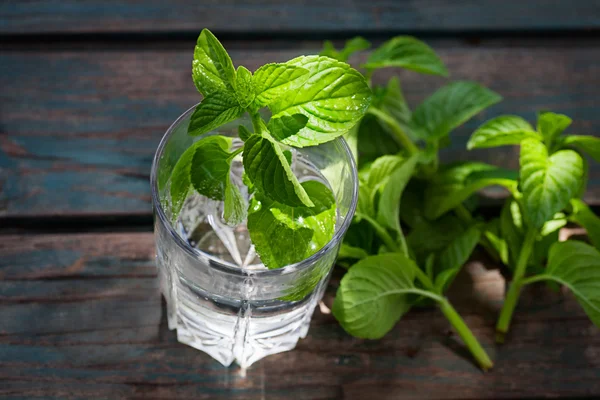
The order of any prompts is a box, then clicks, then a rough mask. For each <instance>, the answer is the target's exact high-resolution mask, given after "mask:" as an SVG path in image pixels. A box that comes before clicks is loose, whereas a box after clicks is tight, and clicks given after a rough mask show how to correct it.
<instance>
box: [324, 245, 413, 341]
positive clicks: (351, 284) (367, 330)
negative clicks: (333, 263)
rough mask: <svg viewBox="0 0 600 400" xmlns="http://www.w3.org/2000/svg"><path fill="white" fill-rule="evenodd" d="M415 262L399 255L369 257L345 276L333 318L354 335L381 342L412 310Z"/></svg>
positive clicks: (334, 303) (336, 300) (334, 304)
mask: <svg viewBox="0 0 600 400" xmlns="http://www.w3.org/2000/svg"><path fill="white" fill-rule="evenodd" d="M416 268H418V267H417V266H416V265H415V263H414V262H413V261H412V260H411V259H409V258H407V257H406V256H404V255H402V254H398V253H387V254H382V255H378V256H371V257H367V258H365V259H363V260H361V261H359V262H357V263H356V264H354V265H353V266H352V267H351V268H350V270H349V271H348V272H347V273H346V275H344V277H343V278H342V281H341V283H340V287H339V288H338V291H337V295H336V296H335V301H334V302H333V308H332V311H333V315H334V316H335V318H336V319H337V320H338V321H339V322H340V325H342V327H343V328H344V329H345V330H346V332H348V333H349V334H351V335H352V336H356V337H359V338H364V339H379V338H381V337H383V336H384V335H385V334H386V333H388V332H389V331H390V330H391V329H392V328H393V327H394V325H395V324H396V322H398V320H399V319H400V318H401V317H402V315H404V314H405V313H406V312H407V311H408V310H409V309H410V306H411V304H410V301H409V298H408V297H409V296H408V294H410V293H412V289H415V285H414V282H413V281H414V277H415V269H416Z"/></svg>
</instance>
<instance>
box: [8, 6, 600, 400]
mask: <svg viewBox="0 0 600 400" xmlns="http://www.w3.org/2000/svg"><path fill="white" fill-rule="evenodd" d="M105 3H106V2H102V1H98V0H89V1H85V2H80V1H75V0H38V1H4V2H2V3H1V4H0V39H1V40H0V397H2V398H9V399H55V398H64V399H84V398H86V399H87V398H93V399H111V400H114V399H176V398H186V399H188V398H189V399H213V398H227V399H247V398H250V399H253V398H269V399H278V398H281V399H296V398H298V399H300V398H311V399H325V398H327V399H329V398H350V399H369V398H374V399H387V398H390V399H392V398H393V399H397V398H414V399H424V398H443V399H482V398H540V397H561V396H563V397H571V398H585V397H589V398H598V397H599V396H600V331H599V330H598V329H597V328H594V327H593V326H592V325H591V323H590V322H589V321H588V320H587V318H586V317H585V315H584V314H583V312H582V310H581V309H580V307H579V306H578V305H577V304H576V303H575V301H574V300H573V298H572V296H571V295H569V294H568V293H554V292H551V291H548V290H547V289H545V288H544V287H541V286H540V287H534V288H533V289H532V290H529V291H528V292H527V293H526V295H525V296H524V298H523V300H522V302H521V304H520V306H519V309H518V312H517V313H516V318H515V320H514V324H513V329H512V331H511V334H510V337H509V338H508V342H507V343H506V344H505V345H503V346H496V345H495V344H494V343H493V340H492V339H493V326H494V319H495V313H496V312H497V310H498V309H499V307H500V305H501V302H502V293H503V287H504V281H503V279H502V278H501V277H500V275H499V274H498V272H497V271H496V270H490V269H488V268H485V267H484V266H483V265H482V264H481V263H480V262H477V261H472V262H470V263H469V264H468V265H467V266H466V267H465V269H464V271H463V275H462V277H461V279H460V280H459V281H458V282H457V283H456V284H455V285H454V286H453V288H452V294H451V297H452V299H453V300H454V301H455V303H456V306H457V308H458V310H459V311H460V312H461V313H462V314H463V315H464V316H465V319H466V321H467V323H468V324H469V325H470V326H471V327H472V328H473V331H474V333H475V335H476V336H477V337H478V338H480V339H481V341H482V343H483V345H484V347H485V348H486V349H487V350H488V351H489V353H490V354H491V356H492V358H493V359H494V360H495V363H496V365H495V368H494V369H493V371H491V372H489V373H486V374H484V373H482V372H480V371H479V370H478V369H477V368H476V367H475V366H474V365H473V363H472V362H471V359H470V358H469V356H468V355H467V354H466V353H465V351H464V349H463V348H462V346H461V345H460V342H459V340H458V339H457V337H456V335H454V334H453V333H452V331H451V330H450V329H449V326H448V324H447V323H446V322H445V320H444V319H443V317H442V316H441V315H440V314H439V313H438V312H437V311H435V310H417V311H412V312H410V313H409V314H408V315H407V316H406V317H405V318H404V319H403V320H402V322H401V323H400V324H399V325H398V326H397V327H396V328H395V329H394V330H393V331H392V332H391V333H390V334H389V335H387V336H386V337H385V338H384V339H383V340H380V341H365V340H358V339H354V338H351V337H350V336H348V335H347V334H345V333H344V331H343V330H342V329H341V328H340V327H339V326H338V324H337V323H336V321H335V320H334V318H333V317H332V316H331V315H330V314H328V313H327V309H326V307H325V308H323V310H322V311H324V312H322V311H321V310H317V312H316V313H315V316H314V319H313V323H312V325H311V330H310V333H309V336H308V337H307V338H306V339H304V340H302V341H301V342H300V343H299V345H298V347H297V348H296V350H294V351H292V352H288V353H284V354H280V355H275V356H271V357H268V358H266V359H264V360H263V361H260V362H258V363H256V364H255V365H254V366H253V367H251V368H250V369H249V370H248V371H247V375H246V376H245V377H244V376H242V375H241V373H240V370H239V368H237V367H230V368H224V367H222V366H221V365H220V364H218V363H217V362H215V361H213V360H212V359H211V358H210V357H208V356H207V355H205V354H204V353H201V352H199V351H196V350H194V349H192V348H190V347H187V346H184V345H182V344H179V343H178V342H177V341H176V338H175V334H174V333H173V332H171V331H169V330H168V329H167V327H166V321H165V316H164V304H162V302H161V298H160V296H159V293H158V290H157V281H156V270H155V261H154V249H153V239H152V233H151V201H150V193H149V182H148V181H149V170H150V163H151V159H152V156H153V153H154V150H155V148H156V146H157V144H158V141H159V139H160V137H161V136H162V134H163V133H164V131H165V130H166V128H167V127H168V125H169V124H170V123H171V122H172V121H174V120H175V118H176V117H177V116H178V115H179V114H181V113H182V112H183V111H184V110H185V109H187V108H188V107H189V106H191V105H192V104H194V103H196V102H197V101H198V100H199V97H198V94H197V93H196V91H195V89H194V86H193V84H192V82H191V78H190V63H191V54H192V49H193V45H194V41H195V37H196V36H197V34H198V32H199V31H200V29H201V28H203V27H208V28H210V29H212V30H213V31H214V32H215V33H216V34H217V35H218V36H219V37H220V38H223V42H224V44H225V46H226V48H227V49H229V50H230V53H231V55H232V57H233V60H234V63H235V64H236V65H238V64H243V65H246V66H248V67H249V68H250V69H253V68H256V67H257V66H258V65H260V64H263V63H265V62H268V61H284V60H286V59H289V58H292V57H294V56H296V55H299V54H302V53H314V52H317V51H318V50H319V48H320V44H321V40H323V39H326V38H334V39H338V40H341V39H345V38H348V37H351V36H353V35H354V34H357V33H360V34H362V35H364V36H366V37H367V38H369V39H372V40H374V41H375V42H377V43H380V42H381V41H382V40H384V39H386V38H388V37H390V36H392V35H394V34H401V33H409V34H414V35H417V36H420V37H422V38H424V39H426V40H427V41H428V42H429V43H430V44H431V45H432V46H433V47H434V48H435V49H436V50H437V51H438V52H439V54H440V55H441V57H442V58H443V59H444V61H445V62H446V63H447V65H448V68H449V70H450V71H451V74H452V78H453V79H472V80H476V81H479V82H481V83H483V84H485V85H487V86H489V87H490V88H492V89H494V90H497V91H498V92H500V93H501V94H502V95H503V96H504V97H505V101H504V102H502V103H500V104H498V105H496V106H494V107H492V108H491V109H489V110H487V111H486V112H484V113H482V114H481V115H479V116H478V117H476V118H475V119H474V120H473V121H472V122H470V123H468V124H467V125H466V126H465V127H463V128H461V129H459V130H458V131H457V132H456V133H455V135H454V138H453V143H452V146H451V147H450V148H449V149H447V150H446V153H445V157H446V159H464V158H466V157H469V158H472V159H482V160H485V161H487V162H491V163H496V164H499V165H504V166H513V167H514V166H515V165H516V163H517V153H516V151H515V150H513V149H510V148H508V149H503V150H490V151H478V152H470V153H467V152H466V151H465V150H464V149H465V142H466V139H467V138H468V136H469V134H470V132H471V131H472V130H473V128H474V127H476V126H477V125H478V124H480V123H481V122H482V121H484V120H486V119H488V118H490V117H492V116H495V115H499V114H502V113H516V114H519V115H522V116H524V117H526V118H528V119H530V120H533V118H534V115H535V112H536V111H537V110H540V109H551V110H554V111H558V112H564V113H566V114H568V115H570V116H571V117H572V118H573V119H574V120H575V122H574V124H573V127H572V129H571V131H572V132H577V133H581V134H598V132H600V117H599V116H600V113H599V112H598V107H599V106H600V95H599V94H598V93H599V92H600V37H599V36H598V32H599V28H600V4H599V3H598V1H590V0H570V1H559V0H557V1H552V2H547V1H543V0H530V1H512V0H511V1H503V2H497V1H492V0H485V1H466V0H463V1H455V2H443V1H439V0H421V1H417V0H414V1H398V0H395V1H394V0H370V1H350V0H343V1H340V2H337V3H339V4H340V5H339V6H336V5H334V4H335V3H336V2H320V1H316V0H307V1H304V2H296V3H294V4H291V5H287V6H282V5H279V2H277V1H273V0H260V1H255V2H247V4H244V5H242V4H235V3H234V2H233V1H231V0H220V1H215V0H208V1H190V0H171V1H168V2H163V1H159V0H148V1H144V2H140V1H133V0H127V1H121V2H118V3H117V2H115V3H113V4H110V5H108V4H105ZM391 73H392V71H389V72H386V73H383V74H379V75H377V76H376V80H377V81H379V82H383V81H384V80H386V79H387V78H388V77H389V76H390V74H391ZM400 77H401V79H402V82H403V87H404V89H405V91H406V94H407V98H408V99H409V101H410V102H411V104H413V105H414V104H416V103H417V102H418V101H419V100H421V99H422V98H424V97H425V96H426V95H427V94H429V93H431V92H432V91H433V90H434V89H435V88H437V87H439V86H440V85H441V84H443V82H444V81H443V80H442V79H439V78H432V77H423V76H420V75H416V74H413V73H408V72H401V73H400ZM586 200H587V201H588V202H590V203H592V204H594V205H599V204H600V166H598V165H594V166H593V167H592V170H591V180H590V185H589V188H588V192H587V195H586ZM338 279H339V276H337V275H336V276H335V277H334V279H333V281H332V284H331V285H330V288H329V291H328V294H327V296H326V299H325V305H327V304H329V305H330V304H331V297H332V294H333V293H334V292H335V287H336V286H337V282H338Z"/></svg>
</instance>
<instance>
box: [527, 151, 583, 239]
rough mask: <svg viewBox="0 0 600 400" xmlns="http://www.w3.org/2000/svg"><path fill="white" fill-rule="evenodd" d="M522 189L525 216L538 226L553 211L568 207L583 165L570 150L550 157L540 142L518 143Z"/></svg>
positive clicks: (575, 190)
mask: <svg viewBox="0 0 600 400" xmlns="http://www.w3.org/2000/svg"><path fill="white" fill-rule="evenodd" d="M520 164H521V177H520V178H521V188H522V191H523V206H524V209H525V216H526V219H527V221H528V223H529V225H530V226H532V227H534V228H541V227H542V225H543V224H544V223H545V222H546V221H548V220H549V219H550V218H552V216H553V215H554V214H556V213H557V212H559V211H561V210H562V209H563V208H565V207H566V206H567V204H568V203H569V201H570V200H571V199H572V198H573V197H574V196H575V194H576V193H577V192H578V191H579V189H580V187H581V184H582V183H581V182H582V180H583V176H584V164H583V159H582V158H581V156H580V155H579V154H578V153H577V152H576V151H573V150H560V151H557V152H556V153H554V154H552V155H551V156H549V155H548V150H547V149H546V146H544V144H543V143H542V142H540V141H539V140H536V139H525V140H524V141H523V142H521V156H520Z"/></svg>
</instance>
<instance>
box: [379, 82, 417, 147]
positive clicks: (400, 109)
mask: <svg viewBox="0 0 600 400" xmlns="http://www.w3.org/2000/svg"><path fill="white" fill-rule="evenodd" d="M372 105H373V106H374V107H376V108H378V109H380V110H382V111H384V112H386V113H387V114H389V115H391V116H392V117H394V119H395V120H396V122H398V124H399V125H400V126H401V127H402V129H403V130H404V132H406V133H407V134H409V133H411V127H410V120H411V117H412V113H411V111H410V108H409V107H408V104H407V103H406V100H405V99H404V95H403V94H402V88H401V87H400V80H399V79H398V78H397V77H395V76H394V77H392V78H391V79H390V80H389V82H388V84H387V86H386V87H385V88H380V87H377V88H376V89H375V93H374V98H373V103H372ZM383 126H384V128H387V127H388V125H387V124H384V125H383ZM390 134H391V133H390ZM392 136H393V135H392Z"/></svg>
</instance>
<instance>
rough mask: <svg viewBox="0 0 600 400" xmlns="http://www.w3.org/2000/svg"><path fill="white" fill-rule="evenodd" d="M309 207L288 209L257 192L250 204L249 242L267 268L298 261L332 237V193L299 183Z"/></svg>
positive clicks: (314, 184) (313, 183)
mask: <svg viewBox="0 0 600 400" xmlns="http://www.w3.org/2000/svg"><path fill="white" fill-rule="evenodd" d="M302 187H303V188H304V190H305V191H306V193H307V194H308V196H310V199H311V201H312V202H313V203H314V206H313V207H305V206H298V207H290V206H287V205H285V204H281V203H278V202H275V201H273V200H271V199H270V198H268V197H267V196H264V195H263V194H262V193H260V192H257V193H256V194H255V195H254V198H253V200H252V204H251V205H250V213H249V215H248V231H249V232H250V239H251V240H252V243H254V246H255V248H256V252H257V253H258V255H259V256H260V259H261V261H262V262H263V263H264V264H265V266H266V267H267V268H269V269H274V268H281V267H284V266H286V265H289V264H294V263H297V262H300V261H302V260H304V259H306V258H307V257H309V256H311V255H313V254H314V253H316V252H317V251H319V250H320V249H321V248H322V247H323V246H325V245H326V244H327V243H328V242H329V241H330V240H331V238H332V237H333V234H334V231H335V222H336V205H335V198H334V197H333V193H332V192H331V190H329V189H328V188H327V187H326V186H325V185H323V184H322V183H320V182H317V181H307V182H304V183H302Z"/></svg>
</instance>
